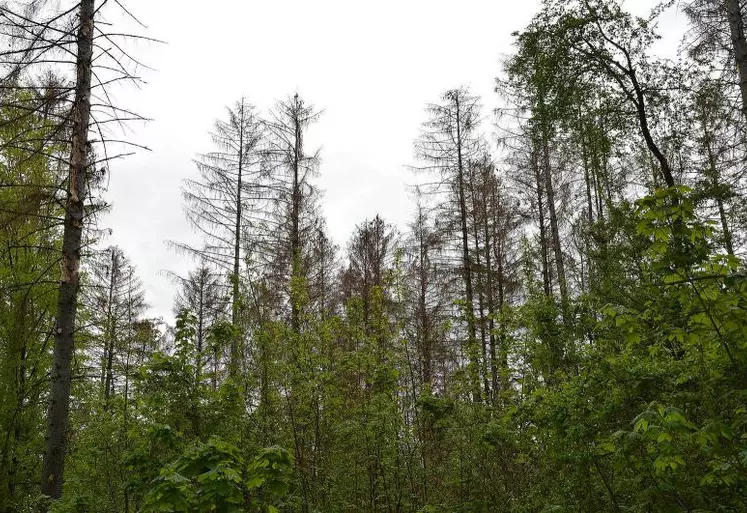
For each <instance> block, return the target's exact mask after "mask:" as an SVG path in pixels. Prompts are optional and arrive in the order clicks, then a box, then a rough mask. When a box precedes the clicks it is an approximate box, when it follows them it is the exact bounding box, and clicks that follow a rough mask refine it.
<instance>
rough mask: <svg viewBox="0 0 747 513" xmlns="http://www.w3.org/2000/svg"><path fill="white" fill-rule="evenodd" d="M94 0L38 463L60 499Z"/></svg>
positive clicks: (82, 55)
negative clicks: (41, 455)
mask: <svg viewBox="0 0 747 513" xmlns="http://www.w3.org/2000/svg"><path fill="white" fill-rule="evenodd" d="M95 3H96V2H95V0H81V2H80V21H79V22H80V26H79V28H78V41H77V46H78V48H77V62H76V73H77V76H76V83H75V103H74V104H73V110H72V122H73V124H72V141H71V147H70V179H69V191H68V201H67V208H66V211H65V220H64V230H63V236H62V272H61V277H60V288H59V295H58V298H57V322H56V326H55V333H54V336H55V345H54V356H53V359H52V370H51V382H52V383H51V391H50V404H49V411H48V413H47V434H46V450H45V453H44V461H43V463H42V475H41V491H42V493H43V494H45V495H48V496H50V497H52V498H53V499H59V498H60V497H61V496H62V484H63V481H64V475H63V472H64V468H65V452H66V449H67V426H68V416H69V409H70V384H71V371H72V369H71V367H72V360H73V351H74V339H73V334H74V331H75V313H76V310H77V307H78V284H79V268H80V247H81V241H82V237H83V218H84V214H85V212H84V200H85V193H86V169H87V166H88V144H89V143H88V125H89V122H90V113H91V64H92V60H93V25H94V14H95Z"/></svg>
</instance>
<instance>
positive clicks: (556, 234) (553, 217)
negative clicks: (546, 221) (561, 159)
mask: <svg viewBox="0 0 747 513" xmlns="http://www.w3.org/2000/svg"><path fill="white" fill-rule="evenodd" d="M548 145H549V141H548V135H547V133H546V132H545V131H544V130H543V134H542V159H543V166H542V167H543V171H544V178H545V190H546V191H547V211H548V214H549V215H550V236H551V237H552V249H553V253H554V255H555V268H556V269H557V272H558V286H559V287H560V301H561V304H562V305H563V316H564V317H565V310H566V306H567V303H568V283H567V282H566V279H565V265H564V263H563V250H562V247H561V244H560V230H559V228H558V215H557V212H556V210H555V188H554V187H553V183H552V182H553V180H552V170H551V169H550V148H549V146H548Z"/></svg>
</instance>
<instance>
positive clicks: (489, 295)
mask: <svg viewBox="0 0 747 513" xmlns="http://www.w3.org/2000/svg"><path fill="white" fill-rule="evenodd" d="M483 173H484V175H483V187H484V200H483V202H482V217H483V237H484V238H485V282H486V283H485V285H486V294H485V295H486V299H487V306H488V336H489V340H490V380H491V385H492V388H493V396H492V397H493V401H494V402H495V400H496V399H497V397H498V393H499V389H498V369H497V367H498V361H497V358H496V347H495V346H496V340H495V301H494V298H493V259H492V251H493V247H492V243H491V233H490V232H491V229H490V228H491V226H490V223H489V222H488V219H489V217H488V200H489V199H490V200H491V206H492V207H493V208H492V213H493V216H496V215H498V209H497V208H496V203H497V201H496V200H497V198H496V191H495V189H492V188H491V189H489V187H490V180H489V176H488V173H490V168H485V169H484V170H483ZM495 224H496V221H495V219H494V220H493V226H495Z"/></svg>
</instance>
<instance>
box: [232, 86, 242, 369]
mask: <svg viewBox="0 0 747 513" xmlns="http://www.w3.org/2000/svg"><path fill="white" fill-rule="evenodd" d="M243 171H244V99H243V98H242V99H241V105H240V107H239V169H238V177H237V180H236V221H235V227H234V245H233V276H232V277H231V324H233V326H234V333H233V334H232V336H231V365H230V367H229V375H230V377H232V378H235V377H236V376H237V375H238V372H239V365H240V362H241V347H240V345H241V344H240V337H241V335H240V334H239V333H238V330H237V329H236V328H237V326H238V322H239V265H240V263H241V262H240V258H241V215H242V211H241V188H242V186H243V185H242V179H243V176H242V175H243Z"/></svg>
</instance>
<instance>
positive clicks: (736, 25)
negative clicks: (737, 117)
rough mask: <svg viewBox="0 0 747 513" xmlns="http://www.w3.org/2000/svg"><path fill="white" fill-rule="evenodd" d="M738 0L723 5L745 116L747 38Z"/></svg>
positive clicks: (730, 0)
mask: <svg viewBox="0 0 747 513" xmlns="http://www.w3.org/2000/svg"><path fill="white" fill-rule="evenodd" d="M739 4H740V0H725V2H724V7H725V9H726V15H727V18H728V20H729V31H730V32H731V43H732V47H733V49H734V61H735V64H736V66H737V73H738V74H739V92H740V94H741V96H742V114H744V116H745V118H747V39H745V34H744V18H743V17H742V7H741V6H740V5H739Z"/></svg>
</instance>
